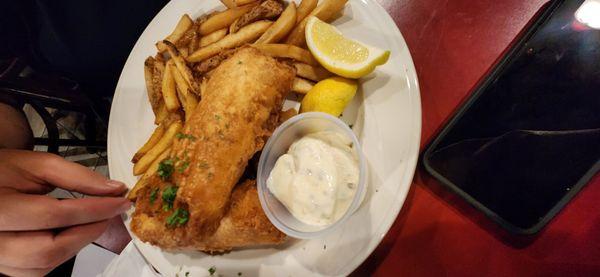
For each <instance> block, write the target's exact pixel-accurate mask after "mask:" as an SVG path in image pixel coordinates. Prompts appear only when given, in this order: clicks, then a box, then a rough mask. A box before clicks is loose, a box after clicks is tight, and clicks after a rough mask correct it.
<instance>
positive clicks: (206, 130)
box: [131, 47, 295, 251]
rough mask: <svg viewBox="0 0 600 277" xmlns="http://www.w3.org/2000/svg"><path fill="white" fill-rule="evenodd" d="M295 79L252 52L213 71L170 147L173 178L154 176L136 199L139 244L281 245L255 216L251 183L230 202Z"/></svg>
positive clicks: (256, 206) (265, 221)
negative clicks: (168, 200)
mask: <svg viewBox="0 0 600 277" xmlns="http://www.w3.org/2000/svg"><path fill="white" fill-rule="evenodd" d="M294 75H295V73H294V70H293V69H292V68H291V67H289V66H287V65H284V64H282V63H279V62H277V61H276V60H274V59H273V58H271V57H268V56H265V55H263V54H262V53H261V52H260V51H258V50H256V49H254V48H251V47H245V48H242V49H241V50H239V51H238V52H237V53H235V54H234V55H233V56H232V57H231V58H229V59H228V60H226V61H225V62H223V63H222V64H221V65H220V66H219V67H218V68H216V69H215V71H214V73H213V74H212V77H211V78H210V80H209V81H208V84H207V86H206V90H205V91H204V92H203V94H202V96H203V97H202V100H201V102H200V103H199V104H198V106H197V107H196V110H194V112H193V115H192V116H191V118H190V119H189V120H188V121H187V122H186V125H185V126H184V129H183V132H182V134H181V135H180V136H178V139H176V140H175V142H174V145H173V151H172V154H171V157H170V159H169V162H170V165H172V169H171V171H172V172H173V173H172V176H165V174H163V175H162V178H161V177H159V176H153V177H152V178H151V180H150V181H149V185H148V186H147V187H146V188H144V189H143V190H141V191H140V196H139V197H138V199H137V200H136V211H135V212H134V215H133V219H132V222H131V227H132V230H133V232H134V233H135V234H136V235H137V236H138V237H139V238H140V239H141V240H143V241H146V242H150V243H152V244H155V245H158V246H160V247H162V248H167V249H178V248H192V249H198V250H203V251H221V250H226V249H231V248H233V247H240V246H247V245H259V244H272V243H277V242H281V241H282V239H283V235H282V234H281V233H279V231H277V230H276V229H275V228H274V227H273V226H272V225H271V224H270V222H269V221H268V219H267V218H266V217H265V216H264V214H263V213H262V211H261V208H260V204H259V203H258V198H257V197H258V196H257V195H256V189H255V185H253V184H250V183H245V184H243V185H241V186H240V188H238V189H236V192H235V193H234V195H233V196H232V189H233V187H234V186H235V184H236V183H238V180H239V178H240V176H241V174H242V173H243V171H244V168H245V167H246V165H247V163H248V160H249V159H250V158H251V157H252V155H254V153H256V152H257V151H258V150H260V149H261V148H262V147H263V145H264V142H265V139H266V138H267V137H268V136H269V135H270V134H271V132H272V130H273V128H274V127H275V124H276V123H277V116H278V112H279V111H280V109H281V105H282V102H283V98H284V96H285V94H287V93H288V92H289V91H290V89H291V86H292V82H293V78H294ZM159 173H160V172H159ZM163 173H164V171H163ZM174 187H175V188H177V190H176V197H174V198H175V199H174V200H173V202H172V206H167V207H165V201H164V199H163V198H164V197H165V196H164V194H165V191H168V190H171V191H172V189H173V188H174ZM153 194H154V196H152V195H153ZM151 198H154V199H153V201H151ZM230 199H231V202H230ZM151 202H152V203H151ZM179 211H181V212H182V213H181V214H178V213H176V212H179ZM185 213H189V215H188V214H185ZM226 214H227V215H226ZM179 215H185V216H182V217H179ZM174 218H175V219H174ZM184 218H185V220H184ZM166 222H175V224H171V225H170V226H167V225H168V224H167V223H166Z"/></svg>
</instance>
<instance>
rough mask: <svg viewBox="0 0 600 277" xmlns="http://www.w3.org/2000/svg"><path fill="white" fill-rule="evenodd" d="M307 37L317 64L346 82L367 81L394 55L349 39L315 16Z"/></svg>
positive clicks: (310, 19)
mask: <svg viewBox="0 0 600 277" xmlns="http://www.w3.org/2000/svg"><path fill="white" fill-rule="evenodd" d="M304 34H305V35H306V44H307V45H308V49H310V52H311V53H312V54H313V55H314V56H315V58H316V59H317V61H319V63H320V64H321V65H323V67H325V68H326V69H327V70H329V71H331V72H333V73H335V74H337V75H340V76H343V77H346V78H353V79H358V78H360V77H363V76H365V75H367V74H369V73H371V72H372V71H373V70H374V69H375V67H376V66H378V65H382V64H384V63H386V62H387V60H388V58H389V57H390V51H387V50H381V49H379V48H375V47H373V46H369V45H366V44H363V43H360V42H357V41H354V40H351V39H349V38H346V37H344V36H343V35H342V33H341V32H340V31H339V30H338V29H336V28H335V27H333V26H332V25H329V24H327V23H325V22H323V21H321V20H319V19H318V18H316V17H315V16H311V17H310V18H309V19H308V22H307V24H306V29H305V33H304Z"/></svg>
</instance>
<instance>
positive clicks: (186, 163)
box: [177, 160, 190, 173]
mask: <svg viewBox="0 0 600 277" xmlns="http://www.w3.org/2000/svg"><path fill="white" fill-rule="evenodd" d="M189 166H190V161H189V160H185V161H183V162H182V163H181V165H179V167H177V171H178V172H179V173H183V172H184V171H185V170H186V169H187V168H188V167H189Z"/></svg>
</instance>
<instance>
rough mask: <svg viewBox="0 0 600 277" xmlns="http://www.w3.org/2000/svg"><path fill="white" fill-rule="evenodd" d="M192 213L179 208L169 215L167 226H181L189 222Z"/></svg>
mask: <svg viewBox="0 0 600 277" xmlns="http://www.w3.org/2000/svg"><path fill="white" fill-rule="evenodd" d="M189 218H190V213H189V212H188V211H187V210H185V209H182V208H177V209H176V210H175V211H174V212H173V213H172V214H171V215H170V216H169V217H167V222H166V223H167V227H169V228H174V227H179V226H182V225H184V224H186V223H187V222H188V219H189Z"/></svg>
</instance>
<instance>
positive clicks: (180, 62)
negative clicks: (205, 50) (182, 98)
mask: <svg viewBox="0 0 600 277" xmlns="http://www.w3.org/2000/svg"><path fill="white" fill-rule="evenodd" d="M164 43H165V45H166V47H167V51H169V55H171V60H170V61H173V62H174V63H175V66H177V70H179V73H181V75H182V76H183V79H184V80H185V81H186V82H187V83H188V86H189V87H190V88H191V89H192V92H194V93H198V90H200V85H199V84H198V83H197V82H196V81H195V80H194V75H192V70H191V69H190V68H189V67H188V66H187V64H186V63H185V59H184V58H183V57H182V55H181V53H179V51H178V50H177V47H175V45H173V44H172V43H170V42H168V41H165V42H164Z"/></svg>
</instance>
